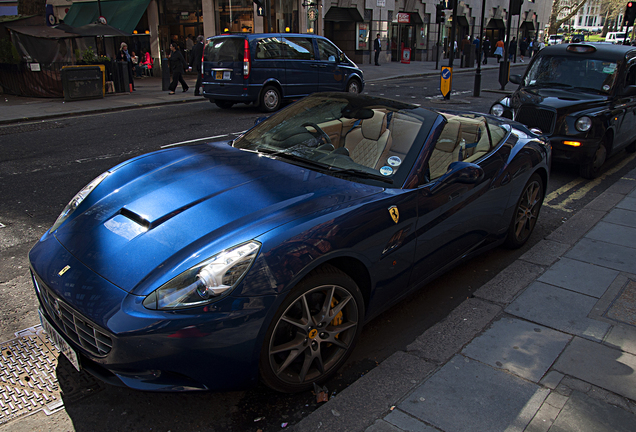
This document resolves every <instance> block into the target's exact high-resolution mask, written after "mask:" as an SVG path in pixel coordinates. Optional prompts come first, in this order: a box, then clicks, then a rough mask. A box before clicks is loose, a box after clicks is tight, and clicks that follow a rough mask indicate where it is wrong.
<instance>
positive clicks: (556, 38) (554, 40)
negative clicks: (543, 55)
mask: <svg viewBox="0 0 636 432" xmlns="http://www.w3.org/2000/svg"><path fill="white" fill-rule="evenodd" d="M564 40H565V37H564V36H563V35H560V34H556V35H550V37H549V38H548V45H557V44H560V43H563V41H564Z"/></svg>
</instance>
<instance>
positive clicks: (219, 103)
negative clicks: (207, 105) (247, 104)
mask: <svg viewBox="0 0 636 432" xmlns="http://www.w3.org/2000/svg"><path fill="white" fill-rule="evenodd" d="M214 103H215V104H216V106H218V107H219V108H221V109H230V108H232V107H233V106H234V102H230V101H226V100H215V101H214Z"/></svg>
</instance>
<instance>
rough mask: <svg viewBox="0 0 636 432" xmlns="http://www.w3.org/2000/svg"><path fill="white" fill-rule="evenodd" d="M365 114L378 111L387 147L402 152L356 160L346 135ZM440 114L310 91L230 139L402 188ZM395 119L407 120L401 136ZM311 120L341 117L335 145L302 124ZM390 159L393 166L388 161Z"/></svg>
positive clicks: (339, 174)
mask: <svg viewBox="0 0 636 432" xmlns="http://www.w3.org/2000/svg"><path fill="white" fill-rule="evenodd" d="M369 116H372V118H373V119H374V121H375V119H376V118H377V117H378V116H380V117H381V116H384V119H383V126H382V127H383V130H386V131H388V132H389V136H390V137H391V140H392V141H391V142H390V145H387V147H385V149H387V150H390V151H391V152H392V151H393V150H394V147H395V148H396V149H397V148H398V147H400V149H403V150H405V151H406V153H404V154H400V157H398V158H394V159H391V157H388V156H387V158H386V160H384V159H383V158H384V156H385V155H386V154H387V153H385V152H381V153H380V156H379V158H378V161H377V163H376V164H375V165H374V166H367V165H364V164H362V163H360V161H359V160H358V159H357V160H358V162H355V161H354V160H353V159H352V158H351V156H350V155H349V154H348V152H345V151H344V143H345V140H346V136H347V135H348V134H349V133H350V132H352V131H353V130H354V128H356V129H357V130H361V128H362V122H363V121H365V120H366V119H370V118H371V117H369ZM438 116H439V114H438V113H437V112H435V111H432V110H429V109H424V108H420V107H418V106H417V105H412V104H406V103H402V102H398V101H392V100H389V99H382V98H374V97H369V96H362V95H350V94H347V93H314V94H313V95H310V96H308V97H306V98H303V99H301V100H299V101H297V102H295V103H294V104H292V105H290V106H288V107H287V108H285V109H283V110H281V111H279V112H277V113H275V114H274V115H273V116H271V117H270V118H268V119H267V120H265V121H262V122H260V123H258V124H257V125H255V126H254V127H253V128H252V129H250V130H249V131H247V132H246V133H245V134H243V135H242V136H240V137H239V138H237V139H236V140H234V141H233V142H232V146H233V147H235V148H238V149H241V150H244V151H249V152H253V153H257V154H259V155H261V156H264V157H269V158H271V159H276V160H280V161H283V162H286V163H290V164H294V165H298V166H302V167H304V168H307V169H311V170H314V171H317V172H321V173H324V174H327V175H331V176H334V177H339V178H344V179H347V180H350V181H355V182H359V183H365V184H371V185H375V186H381V187H388V188H401V187H402V185H403V184H404V182H405V180H406V177H407V176H408V174H409V172H410V171H411V168H412V166H413V163H414V161H415V160H416V159H417V158H418V155H419V154H420V153H421V150H422V146H423V144H424V143H425V142H426V137H427V136H428V135H429V134H430V133H431V128H432V127H433V124H434V123H435V119H437V117H438ZM395 119H400V121H402V120H404V119H406V120H407V121H410V125H411V129H410V132H409V134H408V135H406V134H403V135H400V133H399V131H398V128H397V126H394V125H395V123H394V120H395ZM310 122H312V123H314V124H317V125H321V124H322V125H323V127H325V126H324V124H325V123H327V124H329V123H330V122H332V123H335V124H336V127H338V126H340V125H338V122H341V123H342V126H341V128H342V129H341V132H340V138H339V140H340V141H339V142H336V146H334V145H333V143H331V141H329V143H327V142H326V141H325V140H324V139H321V134H320V133H317V131H316V130H315V128H314V127H313V126H311V125H309V126H306V125H307V124H308V123H310ZM319 127H320V126H319ZM394 127H395V129H393V128H394ZM382 135H384V133H382ZM401 137H402V138H401ZM409 141H410V142H409ZM347 147H348V146H347ZM348 148H349V147H348ZM385 151H386V150H385ZM396 151H397V150H396ZM389 154H390V153H389ZM303 159H305V160H303ZM390 163H395V165H391V166H389V164H390ZM372 165H373V164H372Z"/></svg>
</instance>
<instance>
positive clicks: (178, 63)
mask: <svg viewBox="0 0 636 432" xmlns="http://www.w3.org/2000/svg"><path fill="white" fill-rule="evenodd" d="M170 51H171V52H170V54H168V61H169V63H170V73H171V74H172V82H171V83H170V86H169V87H168V89H169V90H170V93H168V94H171V95H173V94H174V91H175V90H176V88H177V82H179V83H181V87H182V88H183V92H184V93H185V92H187V91H188V89H189V87H188V84H186V82H185V80H184V79H183V73H184V72H185V68H186V67H187V64H186V61H185V59H184V58H183V54H181V51H180V50H179V44H178V43H177V42H172V43H171V44H170Z"/></svg>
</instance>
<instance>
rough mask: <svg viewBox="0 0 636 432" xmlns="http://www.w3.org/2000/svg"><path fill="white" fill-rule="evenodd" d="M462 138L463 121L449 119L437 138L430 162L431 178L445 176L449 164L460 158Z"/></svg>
mask: <svg viewBox="0 0 636 432" xmlns="http://www.w3.org/2000/svg"><path fill="white" fill-rule="evenodd" d="M461 140H462V125H461V123H460V122H459V121H457V120H454V119H451V120H449V121H448V123H446V126H444V130H443V131H442V133H441V135H440V137H439V139H438V140H437V143H436V144H435V149H433V154H431V158H430V160H429V162H428V166H429V171H430V179H431V180H434V179H436V178H438V177H441V176H443V175H444V174H445V173H446V171H448V166H449V165H450V164H451V163H453V162H457V161H458V160H459V143H460V142H461Z"/></svg>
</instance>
